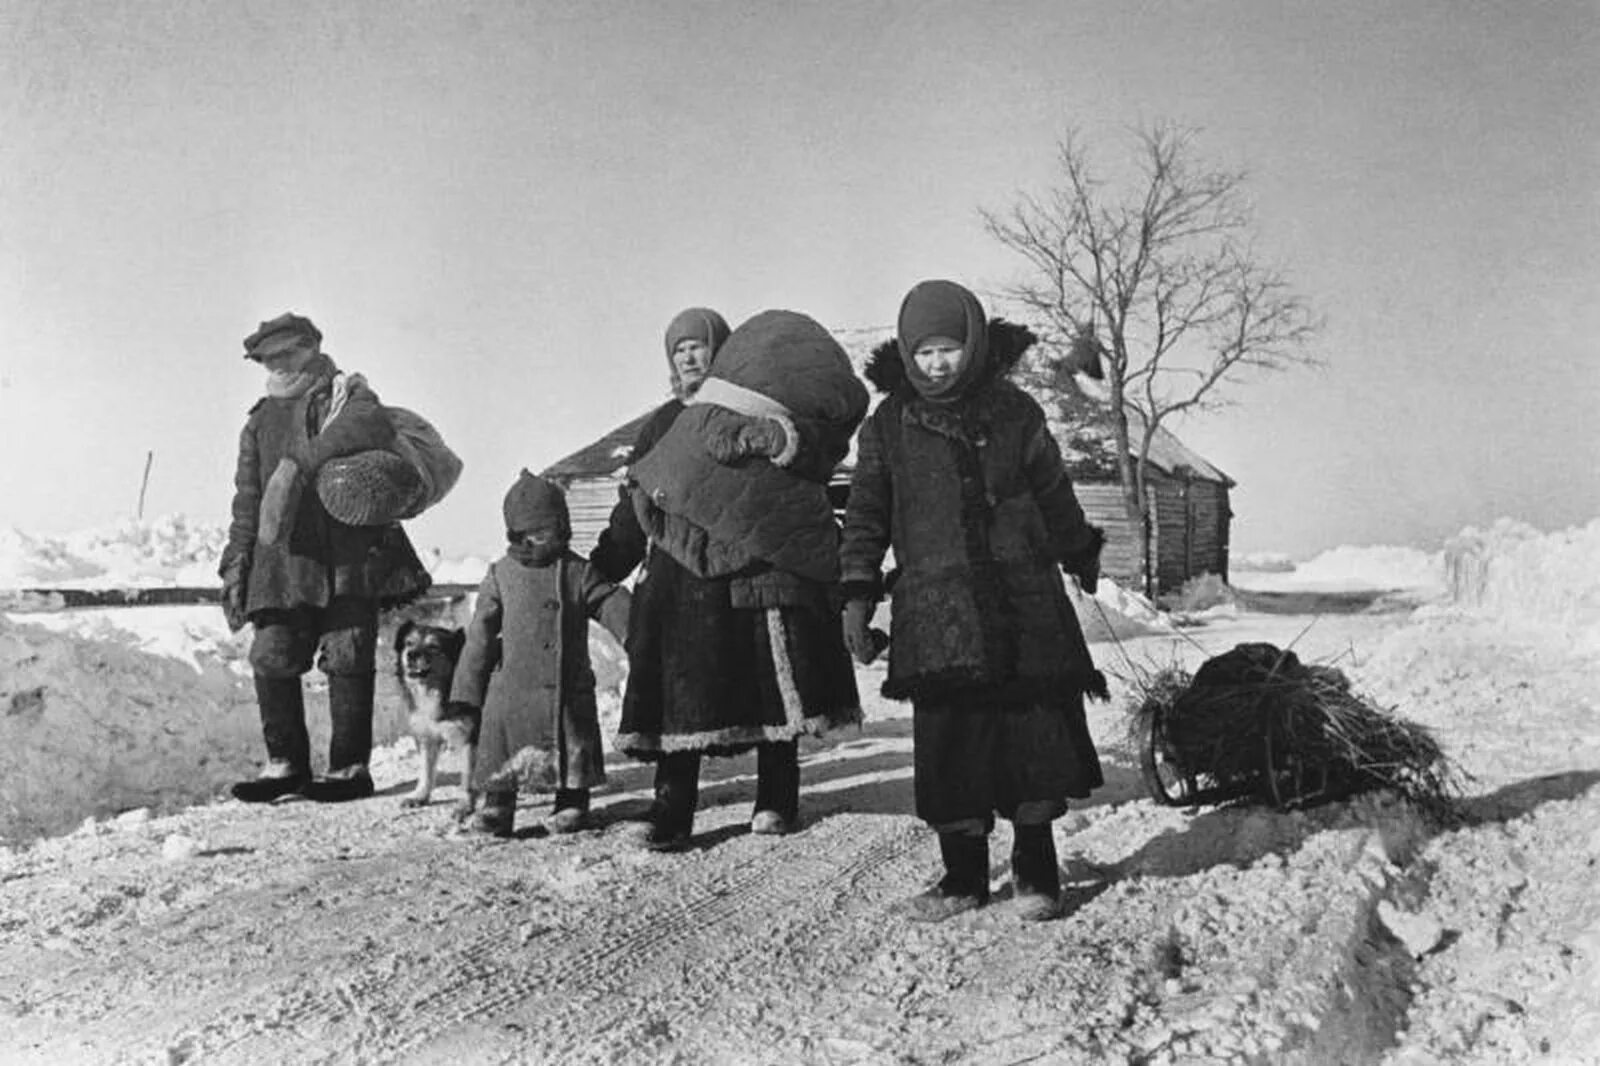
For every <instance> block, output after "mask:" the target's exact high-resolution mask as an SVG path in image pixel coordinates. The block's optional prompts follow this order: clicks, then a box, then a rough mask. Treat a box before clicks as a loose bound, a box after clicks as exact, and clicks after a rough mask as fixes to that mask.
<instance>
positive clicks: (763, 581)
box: [590, 308, 864, 851]
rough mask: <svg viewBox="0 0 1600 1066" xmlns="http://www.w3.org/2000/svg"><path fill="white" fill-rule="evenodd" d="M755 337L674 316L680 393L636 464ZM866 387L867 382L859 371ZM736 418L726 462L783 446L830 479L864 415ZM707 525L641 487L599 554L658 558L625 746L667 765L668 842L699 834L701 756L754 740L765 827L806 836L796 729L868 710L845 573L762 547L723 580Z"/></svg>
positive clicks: (645, 605) (648, 581) (607, 572)
mask: <svg viewBox="0 0 1600 1066" xmlns="http://www.w3.org/2000/svg"><path fill="white" fill-rule="evenodd" d="M741 330H744V327H741ZM763 336H764V335H763ZM730 338H731V339H730ZM765 339H767V340H771V339H772V338H770V337H766V338H765ZM747 340H748V341H755V342H757V343H761V342H762V341H763V337H752V336H751V334H750V333H749V332H748V331H746V332H744V333H741V334H737V335H734V334H730V332H729V331H728V329H727V326H726V324H724V323H723V322H722V319H721V317H720V316H715V315H714V314H713V313H710V312H707V311H705V310H704V309H699V308H694V309H690V310H689V311H685V312H684V313H682V314H680V315H678V316H677V317H676V318H674V319H673V321H672V323H671V324H670V325H669V327H668V329H667V336H666V348H667V357H668V365H669V367H670V368H671V370H672V375H673V384H674V391H675V392H676V393H677V396H678V398H677V400H675V401H674V402H673V403H672V404H669V405H668V406H667V407H666V408H663V412H667V413H668V414H666V415H665V416H663V415H662V414H658V416H657V418H654V419H652V420H651V422H650V424H649V425H648V426H647V430H649V429H650V428H651V427H655V428H656V430H657V432H656V434H655V435H654V436H653V437H652V438H651V439H646V438H645V437H644V436H643V435H641V439H640V442H639V445H638V446H637V447H636V449H635V452H634V456H633V459H634V462H635V463H638V462H639V461H640V460H642V459H644V458H645V457H647V456H650V455H653V454H655V450H656V449H658V448H661V447H663V445H662V444H661V443H660V442H661V441H662V440H664V439H666V438H667V437H668V435H669V434H670V433H671V432H672V430H673V425H674V423H675V422H676V421H677V418H678V417H679V416H681V415H682V414H683V412H684V411H685V410H686V405H693V404H694V403H695V393H696V392H697V391H698V387H699V385H700V384H701V382H702V381H704V380H705V378H706V375H707V374H708V373H709V372H710V371H711V370H712V369H713V358H715V359H721V358H722V353H723V352H725V351H729V350H733V349H736V348H737V347H738V346H739V345H741V344H742V343H744V342H745V341H747ZM783 348H784V345H783V344H781V343H778V344H774V345H773V346H772V348H771V349H770V350H767V349H763V350H762V352H759V353H750V354H753V355H757V356H758V357H761V358H771V359H778V360H781V359H783V358H784V351H783ZM688 349H694V350H696V351H699V352H702V353H704V359H703V361H701V360H694V361H693V362H685V361H684V359H683V356H684V353H685V351H686V350H688ZM841 354H842V353H841ZM686 386H687V387H686ZM855 387H856V388H857V389H859V388H860V384H859V382H857V383H856V384H855ZM863 406H864V405H863ZM730 415H731V416H732V417H728V418H722V419H719V422H720V424H721V425H722V427H723V428H724V429H731V428H732V427H733V426H734V424H735V422H737V423H738V430H737V431H736V432H730V433H728V434H727V435H726V436H725V437H722V438H719V439H720V440H721V444H722V445H725V446H726V447H725V448H723V449H722V450H721V451H720V452H719V454H720V458H719V460H718V461H719V462H725V463H728V464H731V465H732V466H742V465H744V464H752V465H753V464H768V463H771V462H773V461H774V459H775V458H777V457H780V456H781V457H783V458H784V459H785V460H786V461H787V464H788V465H787V469H789V470H790V471H792V472H794V473H795V474H796V476H799V477H802V478H810V479H811V480H813V481H816V480H818V479H820V481H821V483H823V484H825V483H826V481H827V478H828V476H829V475H830V474H831V472H832V470H833V467H834V466H835V465H836V464H837V463H838V461H839V459H840V458H842V457H843V455H844V454H845V451H846V449H847V448H848V444H849V433H850V432H851V430H853V428H854V425H855V422H854V421H852V422H851V423H850V425H849V427H848V428H845V429H844V430H843V431H842V432H838V431H829V430H828V429H827V428H826V427H823V426H820V425H818V424H816V423H814V422H812V421H810V420H807V419H805V418H800V417H796V418H790V419H787V420H786V421H787V424H786V425H785V424H780V422H779V421H777V420H774V419H769V418H757V417H746V416H737V415H732V413H731V412H730ZM856 417H857V418H858V419H859V415H857V416H856ZM791 434H792V436H791ZM826 520H827V521H828V523H829V525H830V530H829V536H830V539H829V541H828V543H827V546H826V549H825V551H823V552H822V555H824V556H826V558H822V559H820V560H818V561H819V562H820V563H823V564H826V565H827V566H829V567H832V566H835V565H836V562H835V560H834V558H833V555H834V551H835V548H834V545H835V544H836V535H835V534H834V533H833V531H832V528H831V527H832V518H831V515H830V516H827V517H826ZM705 532H706V531H705V530H702V529H698V527H696V526H695V523H694V522H693V520H691V519H686V518H682V517H681V516H672V520H671V521H667V520H666V516H663V515H662V514H661V513H659V512H658V511H657V510H656V509H655V508H654V505H653V504H652V503H651V502H650V495H649V493H647V492H644V491H643V490H640V489H635V490H634V492H633V498H632V499H631V500H627V501H624V502H623V503H622V504H620V505H619V506H618V508H617V509H616V510H615V511H614V512H613V514H612V522H611V526H610V528H609V529H608V530H607V531H606V533H605V534H604V535H603V536H602V538H601V542H600V544H599V545H598V546H597V547H596V549H595V551H594V553H593V554H591V556H590V559H591V562H593V563H594V564H595V565H596V567H597V569H599V570H600V571H601V572H602V574H603V575H604V576H606V577H607V578H610V579H611V580H619V579H620V578H621V577H623V576H626V574H627V572H628V570H631V569H632V567H633V566H634V565H637V564H638V562H639V561H640V559H641V558H645V571H644V574H643V576H642V577H641V578H640V579H639V581H638V583H637V584H636V585H635V587H634V590H633V607H632V612H631V614H630V616H629V621H628V641H627V650H628V682H627V689H626V691H625V693H624V696H623V705H622V721H621V725H620V728H619V732H618V736H617V738H616V746H617V748H618V749H619V750H621V751H623V752H625V753H626V754H628V755H631V756H633V757H635V758H639V759H645V760H648V761H652V762H654V763H655V764H656V782H655V784H656V798H655V803H654V805H653V806H652V808H651V814H650V823H651V824H650V829H649V832H648V835H647V836H646V838H645V842H646V844H647V846H649V847H651V848H652V849H655V850H663V851H670V850H677V849H680V848H683V847H685V846H686V845H687V844H688V842H689V839H690V834H691V832H692V830H693V825H694V814H695V808H696V807H697V805H698V797H699V775H700V763H701V760H702V757H703V756H705V755H731V754H736V753H739V752H743V751H748V750H750V749H751V748H754V749H755V750H756V769H757V780H756V799H755V810H754V814H753V816H752V818H751V829H752V831H753V832H757V833H771V834H782V833H787V832H789V831H791V830H792V829H794V828H795V827H796V825H797V824H798V819H799V803H800V769H799V754H798V749H797V743H796V741H797V738H798V737H799V736H800V735H801V734H805V733H819V732H822V731H823V730H825V729H827V728H830V727H832V726H835V725H839V724H844V723H847V722H853V721H858V720H859V718H860V713H861V712H860V700H859V698H858V694H857V691H856V687H855V675H854V672H853V670H852V669H851V666H850V659H849V654H848V652H847V651H846V650H845V647H844V642H843V637H842V634H841V632H840V629H839V617H838V613H837V608H836V606H835V605H834V603H833V601H832V600H831V599H830V592H831V582H824V581H821V580H818V579H816V578H814V577H806V576H802V575H800V574H796V573H792V572H789V571H785V570H782V569H779V568H777V567H776V566H773V565H772V564H771V563H770V562H768V561H766V560H763V559H760V558H751V559H748V560H745V561H743V562H742V563H741V565H739V566H738V568H737V569H736V570H735V571H734V572H731V573H717V574H716V575H715V576H711V575H710V574H709V573H708V572H707V571H706V570H705V568H704V567H703V566H702V563H703V562H704V556H703V553H702V552H699V551H695V550H691V545H693V544H694V543H697V542H699V543H702V544H703V541H704V536H703V534H704V533H705ZM730 543H733V542H730ZM646 545H648V552H646ZM629 546H632V550H631V551H630V550H628V549H629Z"/></svg>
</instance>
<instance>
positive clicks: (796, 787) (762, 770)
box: [750, 740, 800, 836]
mask: <svg viewBox="0 0 1600 1066" xmlns="http://www.w3.org/2000/svg"><path fill="white" fill-rule="evenodd" d="M799 824H800V750H799V746H798V745H797V744H796V743H795V742H794V741H792V740H789V741H784V742H781V743H774V744H758V745H757V746H756V809H755V814H754V815H753V816H752V817H751V819H750V831H751V832H752V833H761V834H764V835H771V836H781V835H783V834H785V833H792V832H794V831H795V829H796V828H798V827H799Z"/></svg>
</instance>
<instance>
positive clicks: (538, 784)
mask: <svg viewBox="0 0 1600 1066" xmlns="http://www.w3.org/2000/svg"><path fill="white" fill-rule="evenodd" d="M504 514H505V525H506V540H507V541H508V542H509V545H510V546H509V547H508V548H507V549H506V554H505V556H504V557H503V558H501V559H498V560H496V561H495V562H494V563H493V564H492V565H491V566H490V567H489V572H488V573H487V574H485V575H484V578H483V582H482V584H481V585H479V587H478V602H477V607H476V608H475V609H474V611H473V615H472V622H471V624H470V625H468V627H467V642H466V647H465V648H464V649H463V651H462V654H461V661H460V663H459V664H458V665H457V668H456V674H455V680H454V682H453V683H452V685H451V692H450V699H451V704H452V707H451V711H452V713H454V714H461V715H466V716H473V717H477V716H479V712H480V711H481V724H480V726H479V736H478V744H477V750H476V753H475V755H474V758H473V769H472V785H473V788H474V790H476V791H478V792H481V793H482V794H483V806H482V807H481V809H480V810H479V811H478V812H477V814H476V815H475V816H474V817H473V818H472V820H471V821H470V823H469V826H470V828H472V829H474V830H476V831H479V832H485V833H490V834H493V835H495V836H510V835H511V833H512V829H513V823H514V820H515V815H516V803H517V793H518V791H519V790H524V789H525V790H528V791H534V792H554V793H555V802H554V806H553V811H552V814H551V817H550V820H549V823H548V825H549V828H550V830H551V831H553V832H558V833H570V832H574V831H576V830H578V829H581V828H583V826H584V823H585V821H586V819H587V817H588V812H589V790H590V789H592V788H593V787H594V786H596V785H598V784H600V783H601V782H603V781H604V780H605V777H606V772H605V752H604V749H603V747H602V746H601V742H600V720H599V715H598V713H597V709H596V705H595V692H594V688H595V680H594V668H593V666H592V665H591V664H590V661H589V637H588V633H589V620H590V619H591V618H592V619H595V620H597V621H599V622H600V623H601V624H602V625H604V626H605V627H606V629H607V630H609V631H610V632H611V633H612V634H613V635H614V636H616V637H617V639H618V640H621V639H623V638H624V636H625V634H626V631H627V617H628V607H629V596H628V592H627V590H626V589H623V588H621V587H619V586H617V585H614V584H612V583H611V582H609V581H606V580H604V579H603V578H601V577H600V576H599V574H598V573H597V572H596V571H595V570H594V569H593V568H592V567H591V566H590V565H589V564H588V563H586V562H584V560H583V559H581V558H580V557H579V556H577V555H576V554H574V553H573V552H572V551H571V549H570V548H569V547H568V544H569V542H570V541H571V539H572V524H571V521H570V519H569V517H568V514H567V502H566V497H565V495H564V494H563V493H562V491H561V489H560V488H559V487H558V486H557V485H555V484H554V483H553V482H550V481H547V480H545V479H544V478H541V477H535V476H534V475H533V474H530V473H528V471H526V470H524V471H522V473H521V475H520V476H519V477H518V478H517V481H516V483H515V484H514V485H512V486H511V489H510V491H509V492H507V493H506V498H505V505H504Z"/></svg>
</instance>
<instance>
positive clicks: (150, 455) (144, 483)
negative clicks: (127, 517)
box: [133, 451, 156, 522]
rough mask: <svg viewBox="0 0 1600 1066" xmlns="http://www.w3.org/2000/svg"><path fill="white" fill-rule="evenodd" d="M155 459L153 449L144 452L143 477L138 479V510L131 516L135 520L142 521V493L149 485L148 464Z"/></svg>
mask: <svg viewBox="0 0 1600 1066" xmlns="http://www.w3.org/2000/svg"><path fill="white" fill-rule="evenodd" d="M155 459H156V453H155V452H154V451H148V452H145V453H144V477H143V478H142V479H140V481H139V510H138V511H137V512H136V513H135V514H134V516H133V517H134V519H135V520H137V521H140V522H143V521H144V493H145V490H146V489H148V488H149V487H150V464H151V463H153V462H155Z"/></svg>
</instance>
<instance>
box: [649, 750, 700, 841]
mask: <svg viewBox="0 0 1600 1066" xmlns="http://www.w3.org/2000/svg"><path fill="white" fill-rule="evenodd" d="M699 802H700V753H699V752H692V751H691V752H673V753H671V754H669V755H663V756H662V757H661V759H660V761H659V762H657V763H656V800H655V803H654V804H653V805H652V807H651V809H650V832H649V833H648V834H646V835H645V838H644V844H645V847H647V848H649V849H650V850H651V851H682V850H683V849H684V848H686V847H688V846H689V836H690V834H691V833H692V832H693V831H694V811H695V807H697V806H698V805H699Z"/></svg>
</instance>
